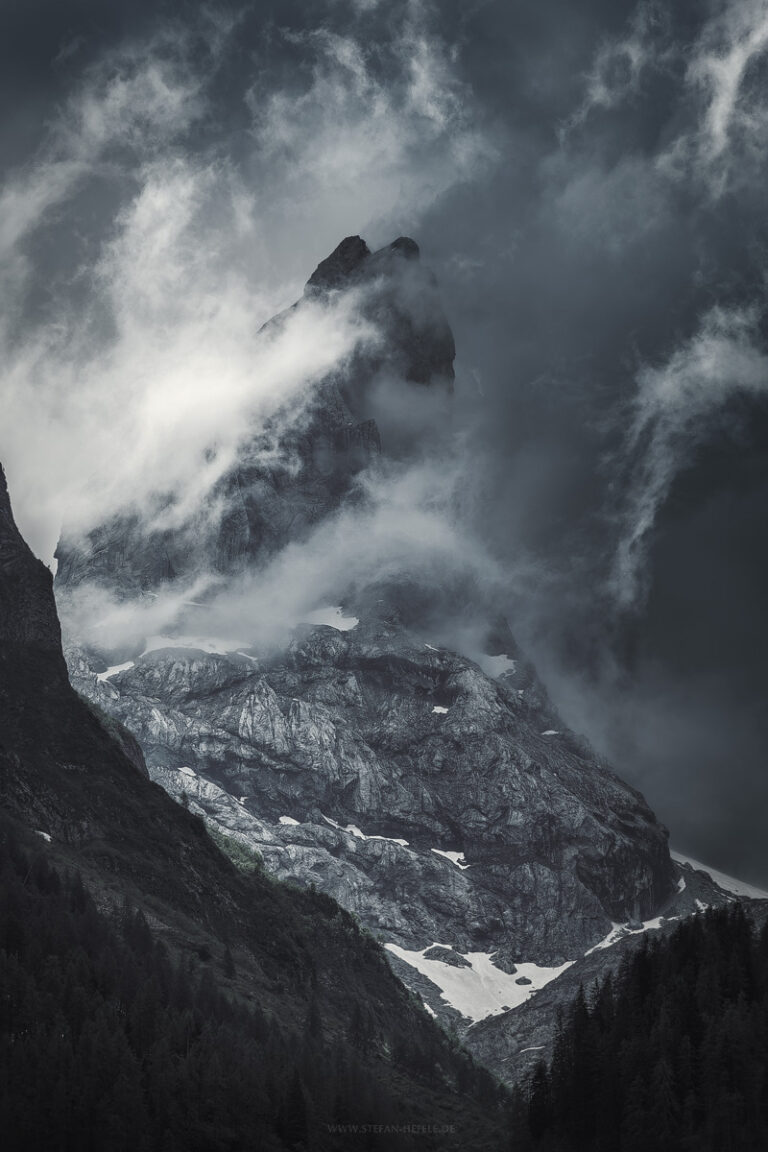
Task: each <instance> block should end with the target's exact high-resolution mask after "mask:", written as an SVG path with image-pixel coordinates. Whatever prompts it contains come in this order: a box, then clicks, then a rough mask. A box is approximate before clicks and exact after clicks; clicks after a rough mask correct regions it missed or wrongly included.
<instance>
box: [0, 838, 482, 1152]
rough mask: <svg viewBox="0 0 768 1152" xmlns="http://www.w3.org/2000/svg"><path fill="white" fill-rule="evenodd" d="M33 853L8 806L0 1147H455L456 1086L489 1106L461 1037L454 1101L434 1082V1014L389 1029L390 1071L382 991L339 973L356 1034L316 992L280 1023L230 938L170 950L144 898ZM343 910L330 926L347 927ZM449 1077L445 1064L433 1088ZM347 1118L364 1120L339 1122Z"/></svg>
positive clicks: (1, 926) (1, 850)
mask: <svg viewBox="0 0 768 1152" xmlns="http://www.w3.org/2000/svg"><path fill="white" fill-rule="evenodd" d="M25 841H26V843H25ZM44 853H45V846H44V845H43V844H41V847H40V849H39V850H36V849H35V846H34V845H31V846H30V844H29V838H28V836H24V835H20V834H19V833H18V832H17V831H15V830H14V829H13V828H12V827H11V826H10V825H9V824H8V823H7V822H6V821H3V824H2V826H1V827H0V990H2V995H1V996H0V1131H1V1132H2V1134H3V1137H2V1143H3V1147H4V1148H6V1149H9V1150H17V1149H18V1150H22V1149H23V1150H24V1152H36V1150H38V1149H39V1150H40V1152H43V1150H45V1152H50V1150H52V1149H56V1150H60V1152H123V1150H125V1152H129V1150H130V1152H154V1150H155V1149H157V1150H158V1152H159V1150H162V1152H219V1150H221V1152H224V1150H228V1149H233V1150H234V1149H245V1148H249V1149H250V1148H253V1149H256V1148H258V1149H259V1150H260V1152H271V1150H278V1149H284V1148H285V1149H290V1148H302V1149H328V1150H332V1149H337V1148H342V1147H349V1142H350V1138H353V1139H356V1140H357V1139H359V1140H360V1141H362V1143H361V1146H362V1147H365V1148H372V1149H379V1148H380V1149H389V1148H398V1149H400V1148H402V1149H409V1148H415V1147H417V1146H418V1147H419V1148H434V1149H439V1148H443V1147H446V1146H455V1141H456V1140H457V1134H458V1133H459V1131H460V1130H461V1129H462V1128H464V1125H465V1124H466V1119H467V1117H466V1112H465V1109H466V1103H465V1101H464V1100H463V1099H462V1097H463V1096H464V1094H465V1093H471V1094H472V1095H473V1097H474V1099H475V1101H476V1104H477V1105H478V1110H480V1109H482V1110H484V1111H485V1112H486V1114H487V1115H494V1114H495V1115H496V1116H497V1117H498V1120H497V1124H498V1123H499V1122H500V1120H501V1113H500V1111H499V1109H500V1105H501V1104H502V1103H503V1099H504V1093H503V1092H501V1090H500V1089H499V1088H498V1087H497V1086H496V1084H495V1082H494V1081H493V1079H492V1077H490V1076H489V1075H488V1073H486V1072H484V1071H482V1070H481V1069H478V1068H476V1067H475V1066H474V1065H473V1063H472V1061H471V1058H470V1057H468V1056H467V1055H466V1054H464V1053H462V1052H461V1051H459V1050H457V1051H456V1053H455V1056H454V1058H453V1061H452V1067H451V1069H450V1073H449V1076H451V1077H455V1081H454V1084H455V1091H456V1093H457V1095H456V1101H455V1112H454V1113H453V1115H451V1114H450V1111H446V1108H445V1098H444V1097H443V1098H442V1099H440V1100H439V1101H438V1099H437V1098H435V1099H431V1095H432V1093H431V1088H432V1087H437V1084H436V1083H435V1077H436V1076H437V1078H438V1079H439V1080H443V1076H444V1072H442V1073H441V1071H440V1063H441V1061H442V1062H444V1060H445V1040H444V1038H443V1037H442V1035H441V1033H440V1031H439V1029H438V1028H437V1026H436V1025H433V1026H432V1028H431V1029H425V1030H424V1031H423V1034H422V1040H421V1041H419V1039H418V1038H417V1037H415V1036H413V1035H412V1034H409V1033H408V1031H407V1030H406V1029H403V1030H402V1032H401V1034H400V1036H399V1039H398V1040H397V1041H396V1045H397V1049H398V1050H397V1052H393V1053H392V1056H393V1064H394V1065H396V1070H395V1069H394V1068H393V1067H392V1066H390V1065H389V1064H388V1063H386V1062H383V1061H382V1060H381V1056H380V1052H379V1048H380V1039H381V1036H380V1021H378V1020H377V1012H378V1005H376V1004H375V1003H366V1002H364V1001H357V1000H356V999H355V994H354V992H353V991H352V989H351V988H350V994H351V1000H352V1001H354V1003H351V1005H350V1011H351V1018H352V1026H351V1035H349V1036H347V1037H345V1036H342V1035H341V1034H337V1035H336V1036H335V1037H334V1036H333V1035H331V1034H330V1029H329V1028H328V1025H327V1024H324V1023H323V1020H322V1017H321V1013H320V1009H319V1006H318V1004H317V1002H316V1001H315V1000H313V999H312V998H310V1000H309V1003H308V1008H307V1012H306V1016H305V1019H304V1020H303V1021H299V1022H298V1023H297V1024H294V1025H292V1024H287V1023H286V1022H285V1020H280V1019H278V1018H277V1017H276V1016H275V1015H273V1014H272V1013H267V1012H265V1011H264V1010H263V1009H261V1008H260V1007H259V1006H258V1005H257V1004H255V1003H254V1004H246V1003H244V1002H243V1001H242V999H240V998H238V997H236V996H235V995H233V994H228V993H227V991H226V989H227V986H228V982H229V980H230V979H232V978H234V976H235V960H234V959H233V956H232V954H231V953H230V952H229V951H228V950H226V951H224V952H223V953H222V955H221V956H218V957H214V956H211V955H205V954H204V955H202V956H200V957H195V958H192V959H191V960H188V961H187V962H180V961H179V960H178V959H174V958H173V957H171V956H170V955H169V953H168V951H167V949H166V948H165V947H164V946H163V944H161V943H159V942H158V941H157V940H156V939H155V938H154V937H153V934H152V932H151V931H150V928H149V926H148V924H147V920H146V918H145V916H144V914H143V913H142V912H141V911H139V910H137V909H135V908H132V907H131V906H129V905H128V904H126V905H125V906H124V908H123V909H122V912H120V913H119V914H117V915H115V916H111V917H107V916H105V915H103V914H102V913H100V912H99V910H98V909H97V908H96V905H95V904H94V902H93V900H92V898H91V897H90V896H89V895H88V893H87V892H86V890H85V889H84V887H83V885H82V882H81V880H80V877H79V874H78V873H71V874H69V875H65V874H62V873H60V872H59V871H57V870H56V869H55V868H53V867H51V866H50V864H49V863H48V861H47V860H46V859H45V855H44ZM302 899H303V900H304V903H305V909H304V911H305V914H308V915H311V914H312V909H311V905H312V903H313V902H314V901H321V902H323V904H330V901H328V900H327V898H326V897H321V896H317V897H315V896H313V895H312V894H306V895H305V896H304V897H303V898H302ZM326 911H327V909H326ZM338 916H339V929H340V930H341V931H345V930H346V931H349V930H350V929H352V930H353V931H354V927H353V926H352V924H351V921H350V920H349V917H347V916H346V914H345V913H343V912H341V910H340V909H339V910H338ZM371 943H372V942H371ZM340 976H341V973H340ZM390 1024H391V1022H390ZM430 1034H431V1043H430V1042H429V1041H428V1040H427V1037H428V1035H430ZM424 1041H426V1042H424ZM446 1071H447V1069H446ZM419 1085H420V1087H419ZM446 1089H448V1084H447V1083H446V1082H445V1080H443V1084H442V1087H441V1088H439V1089H438V1092H442V1093H445V1091H446ZM452 1121H455V1123H452ZM350 1126H358V1127H359V1128H360V1129H370V1130H369V1131H365V1132H364V1133H363V1132H362V1131H361V1132H360V1133H354V1134H353V1136H352V1137H350ZM491 1131H492V1129H491V1127H490V1126H489V1130H488V1132H487V1133H486V1136H487V1137H489V1138H491V1140H492V1143H494V1145H495V1143H496V1141H495V1139H493V1137H491ZM482 1146H483V1145H482V1140H481V1143H480V1144H479V1145H478V1147H482Z"/></svg>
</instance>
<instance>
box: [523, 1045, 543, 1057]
mask: <svg viewBox="0 0 768 1152" xmlns="http://www.w3.org/2000/svg"><path fill="white" fill-rule="evenodd" d="M543 1047H544V1045H543V1044H531V1046H530V1048H521V1049H520V1051H519V1053H518V1055H519V1056H521V1055H522V1054H523V1052H541V1050H542V1048H543Z"/></svg>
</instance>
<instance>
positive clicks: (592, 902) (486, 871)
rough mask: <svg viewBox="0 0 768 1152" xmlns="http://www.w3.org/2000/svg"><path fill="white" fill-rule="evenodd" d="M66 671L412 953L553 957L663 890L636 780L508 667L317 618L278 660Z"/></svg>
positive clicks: (660, 848) (211, 657)
mask: <svg viewBox="0 0 768 1152" xmlns="http://www.w3.org/2000/svg"><path fill="white" fill-rule="evenodd" d="M70 668H71V670H72V676H73V682H74V683H75V684H76V686H77V687H78V689H79V690H80V691H81V692H82V693H83V694H85V695H88V696H89V697H90V698H91V699H93V700H96V701H97V702H99V703H100V704H101V706H102V707H103V708H105V709H108V710H109V711H110V713H111V714H112V715H114V716H116V717H118V718H119V719H120V720H121V721H122V722H123V723H124V724H125V725H126V726H128V727H129V728H130V729H131V730H132V731H133V732H134V733H135V735H136V736H137V737H138V739H139V741H140V742H141V744H142V747H143V748H144V751H145V755H146V756H147V760H148V763H149V765H150V772H151V774H152V776H153V778H154V779H156V780H157V781H158V782H160V783H161V784H162V785H163V786H164V787H165V788H167V789H168V790H169V791H170V792H171V793H172V794H174V795H176V796H180V795H181V794H182V793H186V794H187V796H188V797H189V799H190V801H193V802H194V805H195V809H196V810H199V811H201V812H204V813H205V814H206V816H207V817H209V818H210V819H212V820H214V821H215V822H216V823H218V824H219V825H220V826H221V827H222V828H224V829H226V830H228V831H230V832H232V833H234V834H237V835H238V836H241V837H243V838H244V839H245V840H246V841H247V842H248V843H249V844H251V845H252V846H254V847H257V848H258V849H259V851H260V852H261V853H262V855H263V857H264V859H265V862H266V864H267V867H268V868H269V870H270V871H272V872H274V873H275V874H277V875H278V876H293V877H295V878H297V879H299V880H301V881H302V882H304V883H306V884H310V883H312V884H315V885H316V886H317V887H319V888H321V889H322V890H324V891H326V892H328V893H329V894H330V895H332V896H334V897H335V898H336V899H337V900H339V902H340V903H341V904H343V905H344V906H345V907H347V908H349V909H350V910H352V911H354V912H355V913H356V914H357V915H358V916H359V917H360V918H361V920H362V921H363V922H364V923H365V924H366V925H367V926H368V927H369V928H371V929H372V930H373V931H374V932H376V933H377V934H378V935H380V936H382V937H383V938H384V939H386V940H388V941H393V942H396V943H398V944H399V945H401V946H402V947H404V948H406V949H412V950H413V949H423V948H425V947H427V946H428V945H430V944H432V943H433V942H434V941H439V942H440V943H444V944H450V945H451V946H452V947H453V948H454V949H455V950H457V951H458V952H460V953H463V952H470V951H472V952H484V953H495V954H496V963H497V964H498V965H499V966H501V967H505V968H506V969H507V970H509V971H512V970H513V966H514V963H515V962H516V961H520V960H524V961H534V962H536V963H539V964H549V965H556V964H560V963H562V962H563V961H565V960H569V959H574V958H575V957H577V956H579V955H581V954H582V953H583V952H584V950H585V949H586V948H587V947H589V946H590V945H591V944H593V943H595V942H596V941H597V940H599V939H601V938H602V937H604V936H605V934H606V932H607V931H609V929H610V926H611V922H612V921H615V920H626V919H628V918H629V917H631V916H639V917H640V918H641V919H645V918H647V917H649V916H650V915H652V913H653V911H654V910H655V909H656V907H657V906H658V905H659V903H660V902H661V901H662V900H663V899H664V898H665V897H666V896H667V895H668V892H669V889H670V886H671V877H672V870H671V866H670V863H669V858H668V855H667V846H666V833H665V831H664V830H663V829H662V828H661V827H660V826H659V825H658V824H657V823H656V822H655V820H654V818H653V816H652V814H651V813H650V811H649V810H648V808H647V807H646V805H645V804H644V802H643V801H642V798H641V797H640V796H639V795H638V794H637V793H635V792H634V791H633V790H632V789H630V788H628V787H627V786H626V785H624V784H622V783H621V781H620V780H618V779H617V777H616V776H614V775H613V774H612V773H611V772H610V771H608V770H607V769H605V768H604V767H602V766H601V765H599V764H598V763H597V762H596V761H595V760H594V757H592V756H590V755H589V754H588V753H587V751H586V750H585V749H584V747H583V746H582V745H581V744H580V743H579V742H578V741H577V740H576V739H575V738H574V737H573V736H571V735H570V734H569V733H558V734H557V735H543V733H544V732H547V731H551V724H552V722H551V720H550V718H549V714H548V713H546V712H544V711H542V709H541V708H540V707H539V706H538V704H537V703H536V702H531V700H530V699H527V698H526V692H525V689H518V688H516V687H515V686H514V685H515V680H514V676H508V677H507V678H505V680H504V681H496V680H493V679H491V678H489V677H488V676H486V675H485V674H484V673H483V672H482V671H481V670H480V668H479V667H477V666H476V665H474V664H472V663H471V662H470V661H468V660H465V659H464V658H462V657H459V656H457V655H455V654H453V653H451V652H448V651H445V650H433V649H432V648H431V647H429V646H428V645H427V644H426V643H425V642H424V641H423V640H417V639H416V638H414V637H413V636H411V635H409V634H408V633H407V632H404V631H402V630H401V629H399V628H396V627H393V626H391V625H386V624H384V623H382V622H378V623H369V624H367V625H366V624H362V623H361V624H358V625H357V627H355V628H354V629H351V630H349V631H345V632H341V631H338V630H336V629H334V628H331V627H326V626H319V627H315V628H313V629H307V630H305V633H304V634H303V635H300V636H297V638H296V640H295V641H294V642H293V644H292V645H291V646H290V648H289V650H288V651H287V652H286V653H285V654H284V655H282V656H276V657H273V658H271V659H269V660H258V659H257V658H254V656H253V654H251V655H246V654H239V653H230V654H228V655H226V654H210V653H204V652H200V651H192V650H188V649H187V650H184V649H165V650H162V651H157V652H153V653H150V654H148V655H146V656H144V657H143V658H140V659H138V660H137V661H136V662H135V663H134V664H133V666H132V667H131V668H128V669H126V670H124V671H122V672H120V673H117V674H116V675H114V676H113V677H111V678H110V679H108V680H101V681H100V680H98V679H97V675H96V673H95V671H94V670H93V668H92V667H90V666H89V664H88V662H87V659H86V657H85V656H84V654H83V653H82V652H80V653H77V652H75V651H73V652H72V653H71V655H70ZM281 817H282V818H283V819H284V822H283V823H281V822H280V821H281Z"/></svg>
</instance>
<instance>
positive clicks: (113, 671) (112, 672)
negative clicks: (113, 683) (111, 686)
mask: <svg viewBox="0 0 768 1152" xmlns="http://www.w3.org/2000/svg"><path fill="white" fill-rule="evenodd" d="M133 665H134V661H133V660H126V662H125V664H113V665H112V667H111V668H107V670H106V672H99V673H97V675H96V679H97V680H98V681H99V683H100V684H103V683H104V681H105V680H111V679H112V677H113V676H117V674H118V672H127V671H128V669H129V668H133Z"/></svg>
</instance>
